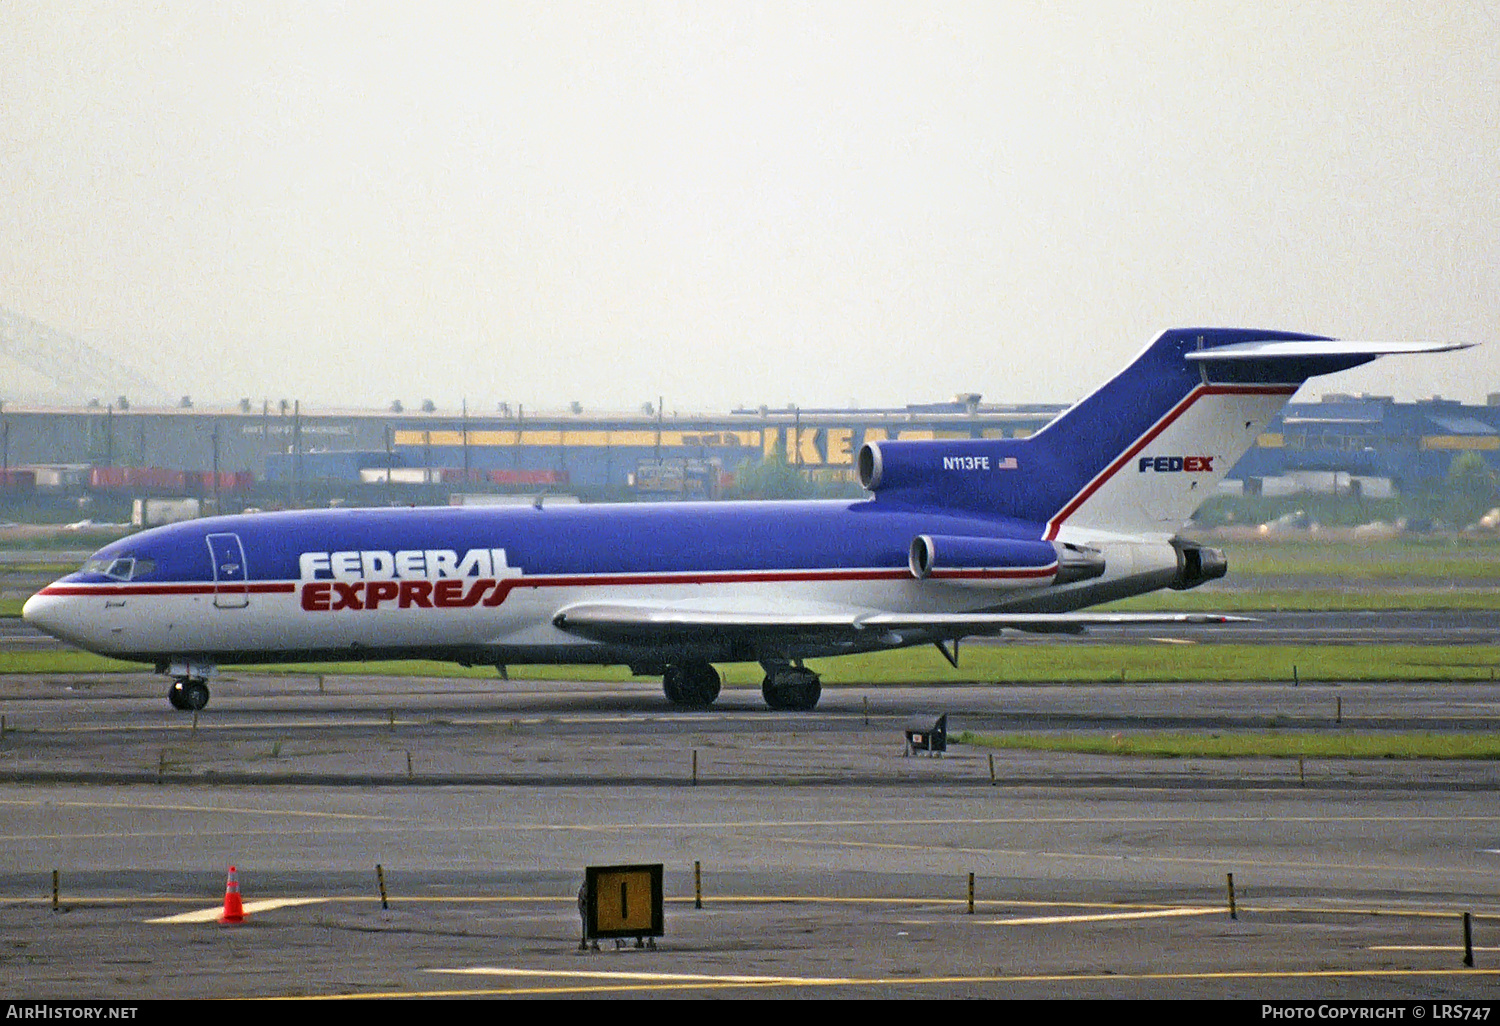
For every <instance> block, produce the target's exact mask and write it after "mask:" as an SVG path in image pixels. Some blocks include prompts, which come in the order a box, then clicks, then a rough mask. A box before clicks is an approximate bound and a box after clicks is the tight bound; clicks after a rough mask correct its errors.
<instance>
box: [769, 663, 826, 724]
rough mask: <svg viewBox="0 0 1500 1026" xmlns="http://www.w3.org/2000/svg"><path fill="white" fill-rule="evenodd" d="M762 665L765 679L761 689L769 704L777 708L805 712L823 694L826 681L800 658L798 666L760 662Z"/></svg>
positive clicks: (813, 706) (812, 707)
mask: <svg viewBox="0 0 1500 1026" xmlns="http://www.w3.org/2000/svg"><path fill="white" fill-rule="evenodd" d="M761 666H762V667H763V668H764V669H765V671H766V679H765V682H764V683H762V684H761V686H760V693H761V695H762V696H763V697H764V698H765V700H766V705H768V706H770V707H771V708H772V709H775V710H777V711H778V712H780V711H791V712H806V711H807V710H809V709H814V708H816V707H817V704H818V699H820V698H822V697H823V681H822V679H821V678H819V676H818V675H817V674H816V673H813V672H812V671H811V670H809V669H807V668H806V667H804V666H803V665H802V664H801V662H798V663H797V664H796V665H795V666H793V665H790V664H787V663H761Z"/></svg>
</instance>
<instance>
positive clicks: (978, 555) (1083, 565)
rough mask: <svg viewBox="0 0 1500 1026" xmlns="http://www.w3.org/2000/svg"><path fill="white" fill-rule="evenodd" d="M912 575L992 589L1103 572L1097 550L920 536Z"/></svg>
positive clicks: (1007, 540)
mask: <svg viewBox="0 0 1500 1026" xmlns="http://www.w3.org/2000/svg"><path fill="white" fill-rule="evenodd" d="M910 566H911V574H912V576H913V577H916V578H918V579H919V580H926V579H928V578H937V579H939V580H952V581H956V582H960V583H968V584H977V585H980V586H991V587H1017V586H1019V585H1026V584H1071V583H1073V582H1074V581H1086V580H1088V579H1090V578H1092V577H1098V576H1100V575H1101V574H1103V573H1104V556H1103V555H1102V554H1101V553H1100V552H1099V550H1098V549H1091V548H1088V547H1086V546H1083V545H1069V544H1065V543H1061V542H1047V541H1023V540H1019V539H1014V538H966V537H960V536H957V535H946V534H920V535H918V536H917V537H915V538H913V539H912V543H911V554H910Z"/></svg>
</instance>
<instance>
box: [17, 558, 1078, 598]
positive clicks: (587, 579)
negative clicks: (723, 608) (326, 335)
mask: <svg viewBox="0 0 1500 1026" xmlns="http://www.w3.org/2000/svg"><path fill="white" fill-rule="evenodd" d="M1056 572H1057V566H1056V564H1053V565H1051V566H1047V567H1027V568H1023V569H1017V570H949V571H937V572H935V573H934V574H933V575H932V576H933V577H964V578H970V579H985V580H1032V579H1035V578H1038V577H1050V576H1052V575H1053V574H1055V573H1056ZM481 579H482V578H470V577H454V578H439V579H438V580H454V581H463V582H466V583H470V584H472V583H474V582H476V581H478V580H481ZM395 580H397V581H399V580H400V579H399V578H398V579H395ZM413 580H415V578H413ZM423 580H426V578H423ZM899 580H915V578H913V577H912V576H911V572H910V571H909V570H905V569H899V570H898V569H889V570H874V569H871V570H723V571H709V572H705V573H692V572H664V573H642V574H577V575H570V574H537V575H534V576H525V575H522V576H520V577H502V578H500V579H498V580H497V581H496V582H495V591H494V593H493V594H492V595H491V596H490V597H489V598H487V599H485V600H484V601H483V602H482V603H481V604H483V605H486V606H491V607H493V606H498V605H500V604H501V603H502V602H504V601H505V598H506V596H508V595H509V594H510V592H511V591H512V590H513V589H515V588H569V587H604V586H610V585H615V586H631V585H652V584H658V585H660V584H774V583H781V582H789V581H809V582H813V581H899ZM314 583H319V584H331V583H333V582H332V581H328V580H319V581H316V582H315V581H292V582H274V583H258V584H250V585H248V586H245V587H233V588H228V589H226V588H218V587H215V586H214V585H213V584H211V583H201V584H49V585H48V586H47V587H45V588H43V589H42V590H41V591H39V592H37V594H38V595H48V596H54V595H55V596H66V597H75V598H94V597H102V598H113V597H120V596H132V595H187V596H191V595H221V594H232V595H240V594H245V593H246V592H247V591H248V592H250V593H253V594H291V593H294V592H296V590H297V588H298V586H299V585H307V584H314ZM348 583H351V584H354V583H370V582H368V581H365V580H363V579H361V580H358V581H352V582H348ZM434 583H435V581H434ZM418 605H419V607H420V604H418Z"/></svg>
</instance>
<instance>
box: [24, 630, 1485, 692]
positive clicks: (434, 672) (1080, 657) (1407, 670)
mask: <svg viewBox="0 0 1500 1026" xmlns="http://www.w3.org/2000/svg"><path fill="white" fill-rule="evenodd" d="M809 665H811V666H812V667H813V668H814V669H816V670H817V671H818V672H819V673H821V674H822V675H823V683H824V684H825V685H828V686H833V687H837V686H840V685H863V684H948V683H967V682H979V683H993V684H1043V683H1141V682H1150V683H1177V682H1198V681H1262V680H1286V681H1290V680H1292V679H1293V668H1294V667H1295V673H1296V677H1297V679H1299V680H1301V681H1304V682H1308V681H1351V682H1352V681H1407V680H1435V681H1436V680H1442V681H1447V680H1457V681H1462V680H1494V679H1495V673H1496V668H1497V667H1500V646H1495V645H1323V646H1318V645H1185V644H1138V645H1085V644H1076V643H1069V642H1067V641H1059V642H1055V643H1050V644H1017V645H1004V644H1001V645H974V644H970V645H964V646H961V648H960V665H959V668H958V669H954V668H953V667H951V666H949V665H948V663H947V662H946V661H944V659H943V658H942V657H941V656H940V655H938V653H937V652H936V651H935V650H934V649H932V648H931V647H924V648H911V649H901V650H898V651H894V652H880V653H871V654H866V655H855V656H844V657H842V658H838V659H815V660H809ZM142 669H145V667H143V666H142V665H141V664H139V663H124V662H120V661H118V660H113V659H105V658H103V657H100V656H95V655H89V654H87V653H83V652H76V651H58V652H0V673H33V674H36V673H110V672H140V671H141V670H142ZM224 669H225V670H226V671H229V672H249V673H286V674H319V673H322V674H371V675H379V676H401V677H451V678H474V679H494V677H495V669H494V668H493V667H482V666H476V667H471V668H464V667H460V666H457V665H455V664H453V663H443V662H421V661H413V662H391V661H377V662H364V663H359V662H347V663H343V662H341V663H301V664H294V665H279V666H246V667H233V666H226V667H225V668H224ZM719 669H720V671H721V672H722V673H723V675H724V683H725V684H726V685H729V686H731V687H734V686H759V684H760V681H761V677H762V676H763V674H762V671H761V669H760V667H759V666H757V665H755V664H754V663H729V664H721V665H720V667H719ZM510 675H511V676H512V677H516V678H520V679H532V680H536V679H543V680H594V681H623V680H630V679H632V678H631V675H630V672H629V671H628V670H627V669H626V668H625V667H622V666H607V667H597V666H515V667H511V668H510Z"/></svg>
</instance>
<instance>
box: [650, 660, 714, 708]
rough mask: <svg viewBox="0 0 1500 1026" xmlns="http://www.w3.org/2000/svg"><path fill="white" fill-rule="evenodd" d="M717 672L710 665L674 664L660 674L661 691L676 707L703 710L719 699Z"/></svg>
mask: <svg viewBox="0 0 1500 1026" xmlns="http://www.w3.org/2000/svg"><path fill="white" fill-rule="evenodd" d="M720 687H721V681H720V679H719V671H718V670H715V669H714V668H713V664H712V663H676V664H673V665H671V666H668V667H667V669H666V672H665V673H663V674H662V678H661V689H662V692H663V693H664V694H666V696H667V701H669V702H671V703H672V704H673V705H676V706H683V707H689V708H703V707H705V706H710V705H713V703H714V699H716V698H718V697H719V689H720Z"/></svg>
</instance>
